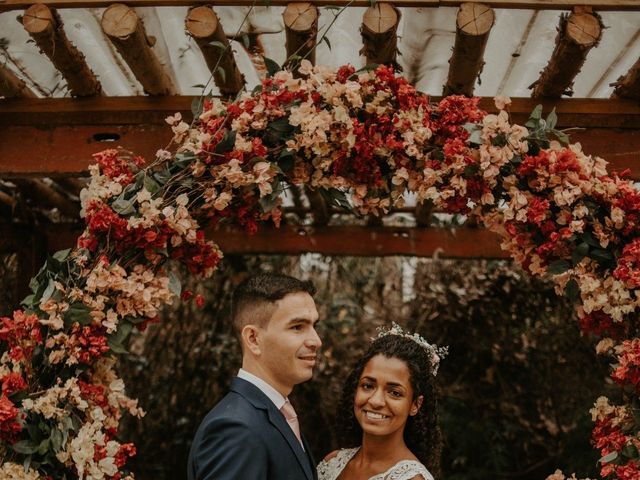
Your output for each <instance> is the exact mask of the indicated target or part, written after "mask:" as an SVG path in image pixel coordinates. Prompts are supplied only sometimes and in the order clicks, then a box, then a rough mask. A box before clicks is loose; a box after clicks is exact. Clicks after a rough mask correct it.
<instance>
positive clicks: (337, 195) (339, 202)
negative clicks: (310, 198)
mask: <svg viewBox="0 0 640 480" xmlns="http://www.w3.org/2000/svg"><path fill="white" fill-rule="evenodd" d="M318 191H319V192H320V195H322V196H323V197H324V199H325V201H326V202H327V204H328V205H335V206H336V207H338V208H344V209H345V210H351V203H349V200H348V199H347V194H346V193H345V192H343V191H342V190H338V189H337V188H329V189H324V188H320V189H319V190H318Z"/></svg>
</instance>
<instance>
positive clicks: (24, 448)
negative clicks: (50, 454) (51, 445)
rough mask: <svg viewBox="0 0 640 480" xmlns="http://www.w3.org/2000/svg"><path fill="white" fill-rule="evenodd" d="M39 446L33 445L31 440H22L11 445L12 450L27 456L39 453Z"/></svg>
mask: <svg viewBox="0 0 640 480" xmlns="http://www.w3.org/2000/svg"><path fill="white" fill-rule="evenodd" d="M38 447H39V444H37V443H33V442H32V441H31V440H21V441H19V442H16V443H14V444H13V445H11V448H12V449H13V450H14V451H15V452H17V453H22V454H25V455H30V454H32V453H36V452H37V451H38Z"/></svg>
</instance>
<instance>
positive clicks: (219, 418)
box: [187, 378, 317, 480]
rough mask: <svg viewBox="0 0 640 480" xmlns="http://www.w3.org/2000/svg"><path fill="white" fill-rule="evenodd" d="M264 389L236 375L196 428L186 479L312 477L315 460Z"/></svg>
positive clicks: (303, 479)
mask: <svg viewBox="0 0 640 480" xmlns="http://www.w3.org/2000/svg"><path fill="white" fill-rule="evenodd" d="M302 440H303V443H304V450H303V449H302V447H301V446H300V442H299V441H298V439H297V438H296V436H295V434H294V433H293V431H292V430H291V427H290V426H289V424H288V423H287V421H286V420H285V418H284V416H283V415H282V413H281V412H280V411H279V410H278V409H277V408H276V406H275V405H274V404H273V402H272V401H271V400H270V399H269V397H267V396H266V395H265V394H264V393H262V391H261V390H260V389H259V388H258V387H256V386H255V385H253V384H252V383H250V382H247V381H246V380H243V379H241V378H234V379H233V383H232V384H231V391H230V392H229V393H228V394H227V395H226V396H225V397H224V398H223V399H222V400H221V401H220V403H218V404H217V405H216V406H215V407H214V408H213V410H211V411H210V412H209V413H208V414H207V416H206V417H205V418H204V420H203V421H202V423H201V424H200V427H198V431H197V432H196V435H195V438H194V439H193V444H192V445H191V450H190V451H189V463H188V466H187V477H188V479H189V480H315V479H316V478H317V474H316V468H315V461H314V460H313V457H312V455H311V451H310V450H309V445H308V444H307V442H306V441H305V439H304V436H303V437H302Z"/></svg>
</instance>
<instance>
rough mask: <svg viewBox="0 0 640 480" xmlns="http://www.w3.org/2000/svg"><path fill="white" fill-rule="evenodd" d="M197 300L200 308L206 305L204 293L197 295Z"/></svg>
mask: <svg viewBox="0 0 640 480" xmlns="http://www.w3.org/2000/svg"><path fill="white" fill-rule="evenodd" d="M195 302H196V306H197V307H198V308H202V307H204V297H203V296H202V295H200V294H198V295H196V298H195Z"/></svg>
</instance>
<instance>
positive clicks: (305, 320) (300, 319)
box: [287, 317, 317, 325]
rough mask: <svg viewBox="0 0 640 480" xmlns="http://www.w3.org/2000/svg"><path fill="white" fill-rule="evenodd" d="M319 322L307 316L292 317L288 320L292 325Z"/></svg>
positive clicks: (288, 323)
mask: <svg viewBox="0 0 640 480" xmlns="http://www.w3.org/2000/svg"><path fill="white" fill-rule="evenodd" d="M316 322H317V320H316V321H315V322H313V321H311V319H309V318H306V317H295V318H292V319H291V320H289V321H288V322H287V325H291V324H293V323H313V324H314V325H315V323H316Z"/></svg>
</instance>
